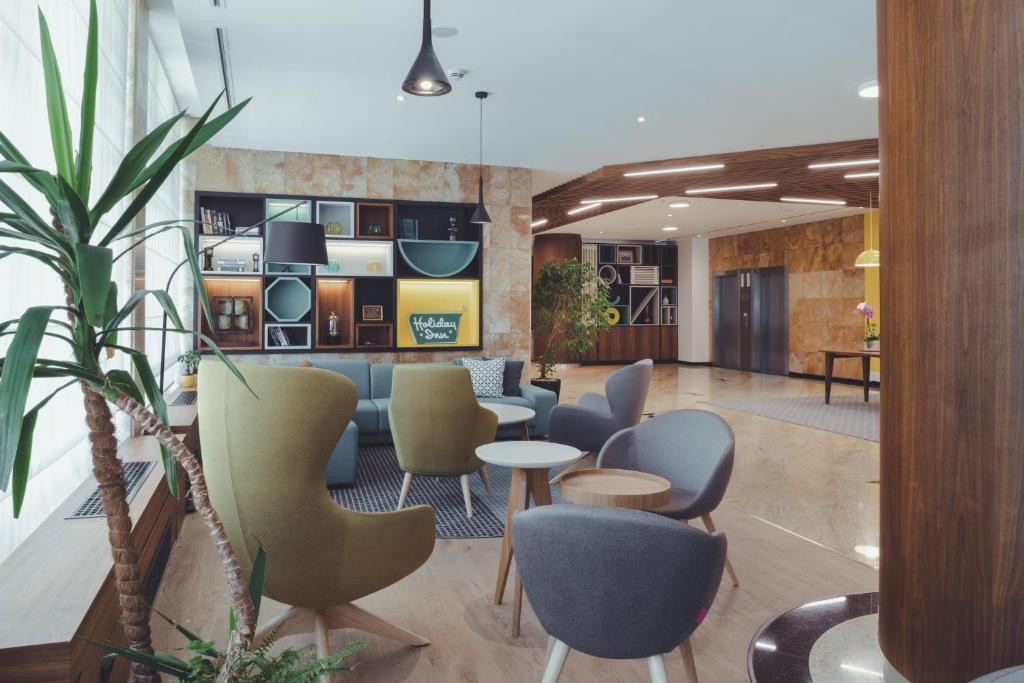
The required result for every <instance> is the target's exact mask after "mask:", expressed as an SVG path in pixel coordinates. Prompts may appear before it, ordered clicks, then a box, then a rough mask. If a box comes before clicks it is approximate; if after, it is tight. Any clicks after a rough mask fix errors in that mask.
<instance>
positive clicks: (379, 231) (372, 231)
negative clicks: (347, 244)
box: [366, 223, 384, 237]
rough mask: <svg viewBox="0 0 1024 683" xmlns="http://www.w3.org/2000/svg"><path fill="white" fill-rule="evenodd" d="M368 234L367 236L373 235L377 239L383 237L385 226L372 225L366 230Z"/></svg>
mask: <svg viewBox="0 0 1024 683" xmlns="http://www.w3.org/2000/svg"><path fill="white" fill-rule="evenodd" d="M366 234H367V235H373V236H375V237H376V236H379V235H383V234H384V226H382V225H380V224H379V223H371V224H370V225H369V226H367V228H366Z"/></svg>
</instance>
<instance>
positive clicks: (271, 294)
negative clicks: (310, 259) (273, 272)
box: [263, 277, 313, 323]
mask: <svg viewBox="0 0 1024 683" xmlns="http://www.w3.org/2000/svg"><path fill="white" fill-rule="evenodd" d="M263 300H264V304H263V306H264V308H265V309H266V311H267V313H269V314H270V315H272V316H273V317H274V319H275V320H278V321H280V322H283V323H288V322H296V321H298V320H302V318H303V316H305V315H306V314H307V313H309V311H310V309H312V307H313V295H312V292H311V291H310V289H309V285H307V284H306V283H305V282H303V281H302V280H300V279H299V278H297V277H279V278H277V279H276V280H274V281H273V282H271V283H270V284H269V285H267V291H266V292H265V294H264V297H263Z"/></svg>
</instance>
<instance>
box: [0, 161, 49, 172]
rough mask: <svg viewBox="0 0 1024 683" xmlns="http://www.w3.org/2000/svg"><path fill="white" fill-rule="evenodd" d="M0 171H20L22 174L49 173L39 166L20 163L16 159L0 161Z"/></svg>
mask: <svg viewBox="0 0 1024 683" xmlns="http://www.w3.org/2000/svg"><path fill="white" fill-rule="evenodd" d="M0 173H21V174H22V175H28V174H31V173H45V174H46V175H50V174H49V173H47V172H46V171H44V170H43V169H41V168H35V167H34V166H28V165H26V164H20V163H18V162H17V161H0Z"/></svg>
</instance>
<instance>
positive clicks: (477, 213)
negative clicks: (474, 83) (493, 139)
mask: <svg viewBox="0 0 1024 683" xmlns="http://www.w3.org/2000/svg"><path fill="white" fill-rule="evenodd" d="M476 97H477V99H478V100H480V166H479V172H480V179H479V182H478V185H477V189H478V190H479V195H478V198H477V202H476V209H475V210H474V211H473V217H472V218H470V219H469V222H470V223H490V222H491V214H489V213H487V207H486V206H484V100H486V99H487V91H486V90H478V91H477V93H476Z"/></svg>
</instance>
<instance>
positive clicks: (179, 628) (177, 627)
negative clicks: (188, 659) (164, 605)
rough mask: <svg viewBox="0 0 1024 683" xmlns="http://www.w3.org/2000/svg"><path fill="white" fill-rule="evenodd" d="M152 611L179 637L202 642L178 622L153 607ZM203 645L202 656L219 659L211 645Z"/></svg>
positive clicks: (217, 651)
mask: <svg viewBox="0 0 1024 683" xmlns="http://www.w3.org/2000/svg"><path fill="white" fill-rule="evenodd" d="M153 611H154V612H156V613H157V616H159V617H160V618H161V619H163V620H164V621H166V622H167V623H168V624H170V625H171V626H173V627H174V630H175V631H177V632H178V633H180V634H181V635H183V636H185V637H186V638H187V639H188V640H189V641H199V642H202V641H203V639H202V638H201V637H200V636H198V635H196V634H195V633H193V632H192V631H190V630H189V629H187V628H185V627H184V626H182V625H181V624H179V623H178V622H176V621H174V619H171V618H170V617H169V616H167V615H166V614H164V613H163V612H161V611H160V610H158V609H156V608H155V607H154V608H153ZM203 644H204V648H203V649H202V650H201V651H200V652H201V653H202V654H204V655H207V656H209V657H220V655H221V653H220V650H218V649H217V648H216V646H215V645H214V644H213V643H205V642H204V643H203Z"/></svg>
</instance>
